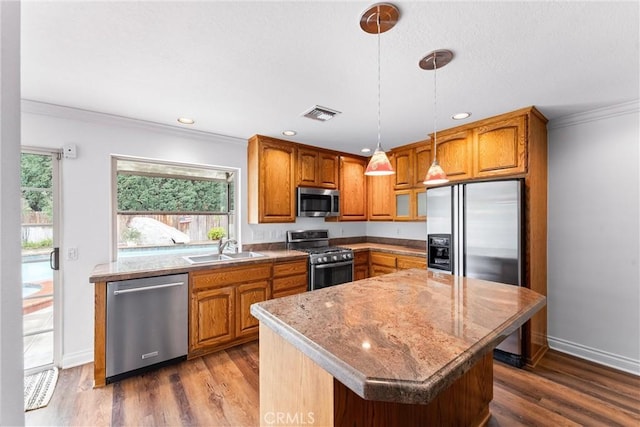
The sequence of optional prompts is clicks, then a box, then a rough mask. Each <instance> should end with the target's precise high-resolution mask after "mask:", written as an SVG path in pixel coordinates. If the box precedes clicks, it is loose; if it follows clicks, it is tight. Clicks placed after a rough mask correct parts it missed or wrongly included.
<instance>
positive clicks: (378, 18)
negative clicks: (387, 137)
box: [376, 13, 382, 150]
mask: <svg viewBox="0 0 640 427" xmlns="http://www.w3.org/2000/svg"><path fill="white" fill-rule="evenodd" d="M376 24H377V26H378V147H377V149H378V150H382V145H381V144H380V14H379V13H378V17H377V19H376Z"/></svg>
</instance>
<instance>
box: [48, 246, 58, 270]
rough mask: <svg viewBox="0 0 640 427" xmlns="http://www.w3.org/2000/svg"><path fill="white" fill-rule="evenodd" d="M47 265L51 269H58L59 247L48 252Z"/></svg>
mask: <svg viewBox="0 0 640 427" xmlns="http://www.w3.org/2000/svg"><path fill="white" fill-rule="evenodd" d="M49 266H50V267H51V269H52V270H60V248H53V250H52V251H51V253H49Z"/></svg>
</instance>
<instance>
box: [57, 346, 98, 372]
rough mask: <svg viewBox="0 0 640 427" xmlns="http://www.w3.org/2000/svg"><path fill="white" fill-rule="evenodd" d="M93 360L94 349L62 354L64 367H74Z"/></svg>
mask: <svg viewBox="0 0 640 427" xmlns="http://www.w3.org/2000/svg"><path fill="white" fill-rule="evenodd" d="M91 362H93V350H84V351H77V352H75V353H70V354H65V355H64V356H62V369H67V368H73V367H74V366H80V365H84V364H86V363H91Z"/></svg>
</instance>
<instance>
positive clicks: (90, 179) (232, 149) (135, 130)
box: [22, 101, 366, 367]
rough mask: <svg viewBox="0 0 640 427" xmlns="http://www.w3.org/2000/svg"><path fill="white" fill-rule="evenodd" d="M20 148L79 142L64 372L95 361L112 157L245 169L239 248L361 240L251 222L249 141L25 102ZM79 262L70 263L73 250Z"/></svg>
mask: <svg viewBox="0 0 640 427" xmlns="http://www.w3.org/2000/svg"><path fill="white" fill-rule="evenodd" d="M22 113H23V114H22V121H23V124H22V144H23V145H25V146H33V147H46V148H54V149H60V148H62V146H64V145H66V144H76V147H77V158H76V159H63V160H62V165H61V193H62V203H61V205H62V208H63V211H62V215H61V217H62V223H61V242H60V246H61V254H62V258H63V260H62V274H61V281H62V288H63V292H62V301H63V321H64V324H63V356H62V361H61V362H62V366H63V367H71V366H75V365H78V364H82V363H86V362H90V361H92V360H93V285H92V284H90V283H89V281H88V278H89V276H90V275H91V272H92V270H93V268H94V267H95V265H97V264H101V263H106V262H109V261H110V254H111V247H110V244H111V241H110V236H111V230H110V227H111V206H110V191H111V190H110V189H111V182H110V180H111V163H110V158H111V155H113V154H118V155H128V156H138V157H145V158H155V159H164V160H170V161H175V162H185V163H198V164H210V165H217V166H227V167H235V168H240V169H241V170H242V173H241V175H240V180H241V185H240V188H241V196H240V200H239V203H238V206H239V210H240V213H241V219H240V224H241V229H242V232H241V243H243V244H246V243H267V242H284V239H285V237H284V233H285V231H286V230H291V229H310V228H327V229H329V232H330V237H332V238H333V237H351V236H362V235H364V234H365V233H366V225H365V224H366V223H364V222H356V223H326V222H325V221H324V220H323V219H321V218H300V219H299V220H298V221H297V222H296V223H295V224H269V225H249V224H247V209H246V203H245V200H246V196H245V195H246V182H247V174H246V162H247V149H246V147H247V141H246V140H241V139H236V138H229V137H224V136H216V135H212V134H205V133H201V132H196V131H192V130H186V129H181V128H174V127H170V126H163V125H158V124H152V123H145V122H140V121H136V120H131V119H127V118H122V117H115V116H109V115H105V114H98V113H93V112H88V111H82V110H77V109H72V108H66V107H59V106H52V105H48V104H42V103H37V102H32V101H23V103H22ZM72 247H73V248H77V250H78V259H77V260H75V261H69V260H65V259H64V258H65V256H64V255H65V254H66V252H67V249H68V248H72Z"/></svg>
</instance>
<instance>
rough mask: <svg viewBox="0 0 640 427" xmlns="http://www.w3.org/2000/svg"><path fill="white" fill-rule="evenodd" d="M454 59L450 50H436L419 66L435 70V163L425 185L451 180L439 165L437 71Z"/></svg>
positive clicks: (430, 167)
mask: <svg viewBox="0 0 640 427" xmlns="http://www.w3.org/2000/svg"><path fill="white" fill-rule="evenodd" d="M452 59H453V52H451V51H450V50H445V49H442V50H434V51H433V52H431V53H429V54H427V56H425V57H424V58H422V59H421V60H420V62H419V63H418V65H419V66H420V68H422V69H423V70H433V163H431V166H429V170H428V171H427V175H426V176H425V177H424V181H423V182H422V183H423V184H425V185H440V184H446V183H447V182H449V178H447V174H446V173H445V172H444V170H443V169H442V166H440V164H439V163H438V159H437V156H438V128H437V122H436V118H437V112H438V105H437V97H436V94H437V91H436V89H437V85H436V70H437V68H438V66H440V67H444V66H445V65H447V64H448V63H449V62H450V61H451V60H452Z"/></svg>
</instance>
